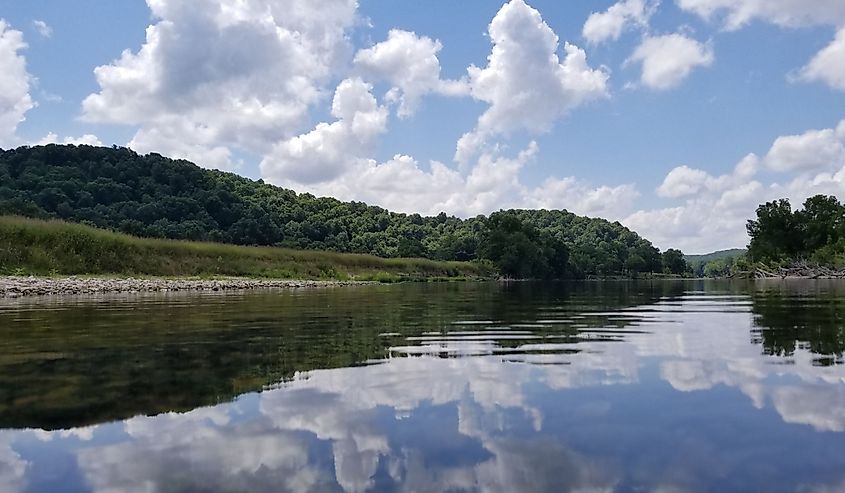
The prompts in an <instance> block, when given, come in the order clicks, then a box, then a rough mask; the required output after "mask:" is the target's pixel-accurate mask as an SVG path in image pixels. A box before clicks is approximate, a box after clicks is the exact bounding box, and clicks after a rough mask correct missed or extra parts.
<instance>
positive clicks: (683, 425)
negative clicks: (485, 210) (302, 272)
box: [0, 281, 845, 492]
mask: <svg viewBox="0 0 845 493" xmlns="http://www.w3.org/2000/svg"><path fill="white" fill-rule="evenodd" d="M843 349H845V283H841V282H839V283H838V282H834V281H795V282H773V283H757V284H753V283H720V282H705V281H688V282H680V281H664V282H654V283H648V282H640V283H625V282H607V283H599V282H588V283H558V284H532V283H518V284H511V285H500V284H433V285H426V284H406V285H396V286H366V287H351V288H329V289H314V290H302V291H254V292H244V293H240V294H232V293H228V294H225V295H223V294H212V293H205V294H199V293H197V294H186V293H176V294H169V295H168V294H160V295H132V296H129V295H127V296H109V297H78V298H54V299H20V300H14V301H4V302H2V304H0V428H2V430H0V491H2V492H17V491H33V492H41V491H45V492H53V491H59V492H63V491H82V492H87V491H348V492H363V491H519V492H532V491H550V492H557V491H663V492H675V491H678V492H686V491H802V492H803V491H808V492H815V491H817V492H834V491H843V490H845V366H843Z"/></svg>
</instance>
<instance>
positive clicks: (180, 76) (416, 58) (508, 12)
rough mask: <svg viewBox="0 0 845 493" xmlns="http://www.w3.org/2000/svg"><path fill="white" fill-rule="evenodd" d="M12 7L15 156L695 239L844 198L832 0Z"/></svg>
mask: <svg viewBox="0 0 845 493" xmlns="http://www.w3.org/2000/svg"><path fill="white" fill-rule="evenodd" d="M799 3H800V5H799ZM0 19H3V24H2V30H1V31H0V36H2V38H0V40H2V41H3V42H2V43H0V63H2V64H4V65H6V66H7V68H8V69H9V70H7V71H6V72H7V75H6V76H5V78H0V89H4V90H2V91H0V93H2V94H5V95H6V96H5V97H2V96H0V147H3V148H8V147H14V146H16V145H24V144H30V145H32V144H38V143H45V142H50V141H53V142H73V143H83V142H84V143H101V144H104V145H112V144H117V145H129V146H131V147H133V148H135V149H136V150H138V151H139V152H142V153H146V152H159V153H161V154H164V155H169V156H173V157H181V158H186V159H191V160H193V161H195V162H196V163H197V164H200V165H202V166H206V167H212V168H221V169H227V170H232V171H235V172H237V173H239V174H242V175H245V176H249V177H252V178H264V179H265V180H267V181H270V182H272V183H275V184H278V185H280V186H284V187H288V188H293V189H296V190H298V191H309V192H312V193H316V194H319V195H333V196H337V197H339V198H342V199H350V200H352V199H354V200H365V201H367V202H370V203H375V204H379V205H383V206H386V207H389V208H392V209H396V210H401V211H407V212H423V213H437V212H439V211H440V210H445V211H446V212H448V213H452V214H457V215H461V216H471V215H474V214H478V213H488V212H491V211H494V210H497V209H499V208H503V207H545V208H566V209H569V210H573V211H574V212H577V213H580V214H586V215H595V216H602V217H607V218H609V219H612V220H620V221H622V222H623V223H624V224H626V225H628V226H629V227H631V228H633V229H635V230H637V231H638V232H640V233H641V234H643V235H644V236H646V237H648V238H649V239H651V240H652V241H654V242H655V243H657V244H658V246H661V247H663V248H666V247H681V248H683V249H684V250H685V251H688V252H702V251H707V250H710V249H716V248H727V247H734V246H742V245H744V244H745V242H746V241H747V239H746V238H745V234H744V222H745V219H747V218H748V217H750V216H751V215H752V214H753V211H754V207H755V206H756V204H758V203H760V202H762V201H765V200H771V199H773V198H779V197H789V198H790V199H791V200H792V201H793V203H794V204H796V205H797V204H799V203H800V202H802V201H803V200H804V199H805V198H806V197H807V196H809V195H811V194H814V193H831V194H837V195H839V196H840V197H843V196H845V171H842V168H843V167H845V124H840V121H843V118H845V104H843V103H845V98H844V97H843V96H845V92H844V91H845V27H843V26H845V2H842V1H841V0H807V1H806V2H792V1H788V0H772V1H770V2H759V1H757V0H736V1H728V0H663V1H661V2H658V1H657V0H621V1H619V2H613V1H585V2H559V1H551V0H533V1H531V0H526V1H523V0H513V1H511V2H508V3H504V2H503V1H466V2H454V1H446V0H430V1H426V2H415V1H396V0H360V1H359V2H355V1H354V0H316V1H313V0H312V1H309V0H286V1H282V0H250V1H246V2H241V3H234V2H225V1H223V0H198V1H188V0H148V2H144V1H140V0H124V1H121V2H114V1H111V0H77V1H74V2H60V1H56V0H29V1H26V2H21V1H19V0H0ZM555 36H557V40H559V41H558V42H556V38H555ZM121 57H122V58H121ZM98 67H100V68H98ZM470 67H475V68H470ZM462 137H464V138H462ZM459 149H463V150H459Z"/></svg>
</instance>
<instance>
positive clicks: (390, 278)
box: [0, 216, 493, 282]
mask: <svg viewBox="0 0 845 493" xmlns="http://www.w3.org/2000/svg"><path fill="white" fill-rule="evenodd" d="M0 274H3V275H48V276H51V275H52V276H59V275H123V276H129V275H132V276H173V277H183V276H190V277H215V276H238V277H258V278H278V279H330V280H373V281H381V282H396V281H401V280H408V279H434V278H478V277H487V276H491V275H492V274H493V272H492V269H491V267H490V266H488V265H486V264H480V263H466V262H438V261H434V260H427V259H416V258H413V259H408V258H398V259H384V258H380V257H375V256H372V255H360V254H348V253H336V252H325V251H311V250H291V249H285V248H275V247H247V246H237V245H227V244H221V243H201V242H190V241H177V240H160V239H150V238H137V237H134V236H129V235H126V234H122V233H116V232H113V231H107V230H102V229H97V228H92V227H89V226H85V225H80V224H70V223H65V222H61V221H43V220H38V219H29V218H22V217H16V216H0Z"/></svg>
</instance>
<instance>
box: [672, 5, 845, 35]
mask: <svg viewBox="0 0 845 493" xmlns="http://www.w3.org/2000/svg"><path fill="white" fill-rule="evenodd" d="M675 1H676V3H677V4H678V6H679V7H680V8H681V9H683V10H686V11H688V12H692V13H694V14H697V15H699V16H701V17H703V18H705V19H711V18H713V17H715V16H722V17H723V18H724V23H725V27H726V28H727V29H731V30H733V29H738V28H740V27H742V26H744V25H746V24H748V23H749V22H750V21H752V20H754V19H760V20H763V21H767V22H771V23H773V24H776V25H779V26H784V27H799V26H806V25H812V24H837V23H841V22H843V21H845V3H843V2H841V1H840V0H801V1H795V0H675Z"/></svg>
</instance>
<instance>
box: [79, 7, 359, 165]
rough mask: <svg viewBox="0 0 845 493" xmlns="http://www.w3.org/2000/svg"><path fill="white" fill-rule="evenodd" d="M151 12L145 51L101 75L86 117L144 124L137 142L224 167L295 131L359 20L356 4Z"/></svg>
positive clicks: (345, 54) (342, 57)
mask: <svg viewBox="0 0 845 493" xmlns="http://www.w3.org/2000/svg"><path fill="white" fill-rule="evenodd" d="M148 5H149V7H150V9H151V10H152V14H153V16H154V18H155V19H156V21H155V23H154V24H152V25H151V26H149V27H148V28H147V33H146V41H145V43H144V45H143V46H142V47H141V48H140V50H138V51H137V52H134V53H133V52H131V51H128V50H127V51H125V52H124V53H123V54H122V55H121V57H120V58H119V59H118V60H116V61H114V62H113V63H111V64H109V65H103V66H100V67H97V69H95V75H96V78H97V83H98V84H99V86H100V90H99V92H97V93H95V94H91V95H89V96H88V97H87V98H86V99H85V101H84V102H83V117H84V119H86V120H88V121H92V122H101V123H120V124H128V125H140V127H141V129H140V131H139V133H138V135H136V138H135V144H139V145H146V146H148V147H150V148H155V150H156V151H157V152H162V153H168V154H174V155H176V156H179V157H186V158H196V157H199V158H201V159H207V158H208V156H209V155H210V156H211V159H212V162H221V161H226V162H224V167H231V166H232V163H229V162H228V160H227V159H225V158H226V155H227V153H228V152H231V148H232V147H237V148H241V149H244V150H247V151H250V152H254V153H258V154H263V153H264V152H266V151H267V150H269V149H270V147H271V146H272V145H273V144H274V143H275V142H278V141H279V140H281V139H284V138H289V137H290V136H291V135H293V134H295V132H296V131H297V130H298V129H299V128H300V126H301V125H302V124H303V123H304V122H305V119H306V117H307V112H308V109H309V107H311V106H312V105H313V104H315V103H317V102H318V101H319V100H320V99H321V97H322V95H323V92H322V91H323V85H324V84H325V83H326V82H328V81H329V79H330V78H331V77H332V75H333V74H334V73H336V72H337V71H338V70H339V67H340V66H341V65H342V64H344V63H345V62H346V61H347V60H348V58H349V56H350V52H351V47H350V43H349V40H348V36H347V34H348V31H349V30H350V29H351V28H352V26H353V25H354V24H355V22H356V19H357V14H356V9H357V2H356V1H355V0H318V1H314V0H291V1H288V2H275V1H270V0H254V1H248V2H246V1H244V2H228V1H223V0H199V1H197V0H190V1H189V0H148ZM161 128H164V129H166V131H163V130H160V129H161ZM197 161H198V163H199V164H204V163H203V162H202V161H200V159H197Z"/></svg>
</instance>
